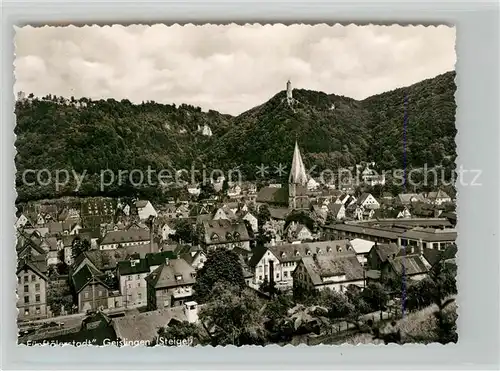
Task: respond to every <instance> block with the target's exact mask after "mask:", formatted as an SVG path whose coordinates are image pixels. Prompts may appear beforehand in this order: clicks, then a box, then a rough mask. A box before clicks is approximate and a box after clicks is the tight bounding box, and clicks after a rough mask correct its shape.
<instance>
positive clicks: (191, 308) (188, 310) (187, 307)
mask: <svg viewBox="0 0 500 371" xmlns="http://www.w3.org/2000/svg"><path fill="white" fill-rule="evenodd" d="M184 314H185V315H186V319H187V321H188V322H189V323H196V322H198V303H197V302H195V301H188V302H186V303H184Z"/></svg>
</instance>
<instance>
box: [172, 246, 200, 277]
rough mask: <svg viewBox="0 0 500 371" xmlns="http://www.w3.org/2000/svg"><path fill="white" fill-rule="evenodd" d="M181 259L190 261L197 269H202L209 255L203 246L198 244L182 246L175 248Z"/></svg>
mask: <svg viewBox="0 0 500 371" xmlns="http://www.w3.org/2000/svg"><path fill="white" fill-rule="evenodd" d="M175 252H176V254H177V255H179V258H180V259H184V260H185V261H186V262H187V263H189V264H190V265H191V266H192V267H193V268H194V269H195V271H198V270H200V269H201V268H203V265H205V262H206V261H207V255H206V254H205V252H204V251H203V249H202V248H200V247H198V246H181V247H180V248H179V249H176V250H175Z"/></svg>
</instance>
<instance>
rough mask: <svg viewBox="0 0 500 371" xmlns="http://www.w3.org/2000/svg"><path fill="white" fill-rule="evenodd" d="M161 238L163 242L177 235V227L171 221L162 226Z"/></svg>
mask: <svg viewBox="0 0 500 371" xmlns="http://www.w3.org/2000/svg"><path fill="white" fill-rule="evenodd" d="M159 232H160V236H161V239H162V240H163V241H166V240H168V239H169V238H170V236H172V235H174V234H175V233H176V230H175V226H174V224H173V223H172V222H170V221H165V222H163V223H161V224H160V229H159Z"/></svg>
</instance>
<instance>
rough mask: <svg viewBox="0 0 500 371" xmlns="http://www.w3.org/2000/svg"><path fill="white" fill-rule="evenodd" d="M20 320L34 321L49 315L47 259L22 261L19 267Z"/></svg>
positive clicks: (18, 306)
mask: <svg viewBox="0 0 500 371" xmlns="http://www.w3.org/2000/svg"><path fill="white" fill-rule="evenodd" d="M16 275H17V295H18V299H17V308H18V309H19V313H18V319H20V320H34V319H40V318H46V317H47V315H48V306H47V288H48V282H49V279H48V277H47V264H46V262H45V259H36V258H32V259H21V260H19V262H18V265H17V271H16Z"/></svg>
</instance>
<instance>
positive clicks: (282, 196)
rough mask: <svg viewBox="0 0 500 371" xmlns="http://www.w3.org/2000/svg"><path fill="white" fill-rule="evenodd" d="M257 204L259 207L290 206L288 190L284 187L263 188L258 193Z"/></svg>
mask: <svg viewBox="0 0 500 371" xmlns="http://www.w3.org/2000/svg"><path fill="white" fill-rule="evenodd" d="M256 202H257V205H262V204H267V205H269V206H274V207H278V208H279V207H286V206H288V190H287V189H286V188H284V187H271V186H268V187H263V188H261V189H260V190H259V192H258V193H257V198H256Z"/></svg>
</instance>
